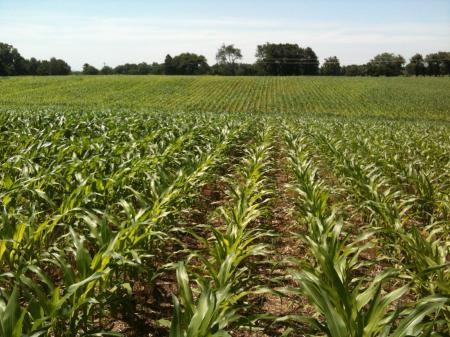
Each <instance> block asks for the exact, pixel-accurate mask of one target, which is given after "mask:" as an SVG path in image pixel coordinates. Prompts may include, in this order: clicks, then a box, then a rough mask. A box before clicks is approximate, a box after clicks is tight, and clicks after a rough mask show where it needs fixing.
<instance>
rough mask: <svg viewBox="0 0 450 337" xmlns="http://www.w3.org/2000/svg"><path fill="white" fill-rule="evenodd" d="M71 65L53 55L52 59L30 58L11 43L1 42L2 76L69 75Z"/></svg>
mask: <svg viewBox="0 0 450 337" xmlns="http://www.w3.org/2000/svg"><path fill="white" fill-rule="evenodd" d="M70 73H71V69H70V66H69V65H68V64H67V63H66V62H65V61H63V60H60V59H56V58H54V57H52V58H51V59H50V60H48V61H47V60H43V61H40V60H36V59H35V58H34V57H32V58H30V59H29V60H27V59H25V58H23V57H22V56H21V55H20V53H19V52H18V51H17V49H16V48H14V47H13V46H11V45H8V44H6V43H0V76H15V75H68V74H70Z"/></svg>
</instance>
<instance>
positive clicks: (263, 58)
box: [256, 43, 319, 76]
mask: <svg viewBox="0 0 450 337" xmlns="http://www.w3.org/2000/svg"><path fill="white" fill-rule="evenodd" d="M256 58H257V65H258V66H259V67H260V68H261V69H262V70H263V72H264V73H265V74H267V75H275V76H292V75H317V74H318V73H319V60H318V58H317V55H316V53H315V52H314V51H313V50H312V49H311V48H309V47H308V48H301V47H300V46H299V45H298V44H290V43H285V44H282V43H280V44H275V43H266V44H264V45H259V46H258V47H257V50H256Z"/></svg>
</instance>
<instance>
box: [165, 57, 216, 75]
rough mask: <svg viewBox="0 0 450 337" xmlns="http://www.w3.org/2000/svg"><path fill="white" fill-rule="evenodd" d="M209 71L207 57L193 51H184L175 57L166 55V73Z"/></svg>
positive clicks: (182, 73)
mask: <svg viewBox="0 0 450 337" xmlns="http://www.w3.org/2000/svg"><path fill="white" fill-rule="evenodd" d="M208 72H209V65H208V63H207V62H206V57H204V56H203V55H197V54H193V53H183V54H180V55H178V56H175V57H173V58H172V57H171V56H170V55H167V56H166V60H165V62H164V73H165V74H166V75H204V74H207V73H208Z"/></svg>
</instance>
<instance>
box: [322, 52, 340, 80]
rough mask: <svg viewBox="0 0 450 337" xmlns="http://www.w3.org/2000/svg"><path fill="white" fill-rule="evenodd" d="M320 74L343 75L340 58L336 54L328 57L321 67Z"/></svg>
mask: <svg viewBox="0 0 450 337" xmlns="http://www.w3.org/2000/svg"><path fill="white" fill-rule="evenodd" d="M320 74H321V75H325V76H338V75H341V63H340V62H339V59H338V58H337V57H336V56H331V57H328V58H326V59H325V61H324V63H323V65H322V67H321V68H320Z"/></svg>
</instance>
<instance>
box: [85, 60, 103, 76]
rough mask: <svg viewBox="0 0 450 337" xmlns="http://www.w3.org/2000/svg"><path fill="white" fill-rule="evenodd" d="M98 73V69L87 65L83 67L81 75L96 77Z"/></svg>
mask: <svg viewBox="0 0 450 337" xmlns="http://www.w3.org/2000/svg"><path fill="white" fill-rule="evenodd" d="M98 73H99V71H98V69H97V68H95V67H94V66H91V65H90V64H89V63H85V64H84V65H83V75H98Z"/></svg>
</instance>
